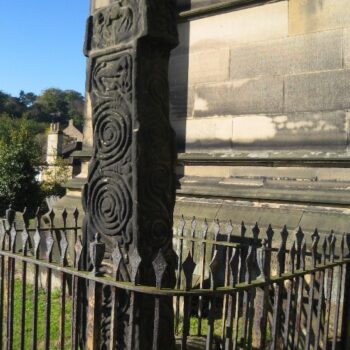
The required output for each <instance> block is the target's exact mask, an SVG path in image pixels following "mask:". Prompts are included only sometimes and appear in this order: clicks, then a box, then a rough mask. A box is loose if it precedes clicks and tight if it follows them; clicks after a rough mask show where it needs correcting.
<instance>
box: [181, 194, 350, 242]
mask: <svg viewBox="0 0 350 350" xmlns="http://www.w3.org/2000/svg"><path fill="white" fill-rule="evenodd" d="M199 208H202V210H201V211H200V212H199V211H198V210H199ZM192 210H195V213H196V214H197V215H196V218H197V219H198V221H200V220H203V219H204V218H207V219H208V218H211V220H213V219H214V218H219V219H220V220H222V221H227V220H232V222H233V224H234V232H235V233H236V234H237V233H238V232H239V231H238V226H239V225H240V223H241V221H242V220H243V221H244V222H245V224H246V226H247V228H248V230H247V233H246V234H247V235H249V236H250V235H251V232H250V229H251V226H252V225H254V224H255V223H256V222H258V224H259V225H262V229H266V228H267V227H264V226H267V225H268V224H272V225H273V228H274V229H275V234H278V233H279V230H280V229H282V226H283V225H284V224H287V228H288V230H289V231H290V233H291V234H292V233H293V232H294V230H295V229H296V228H297V227H298V226H299V225H300V226H301V227H302V228H303V231H304V232H305V234H308V235H311V234H312V233H313V231H314V229H315V225H316V223H319V226H318V229H319V231H320V232H321V233H322V234H323V233H329V232H330V230H331V229H334V230H335V231H336V233H339V234H342V233H343V232H347V231H348V225H349V215H350V212H349V209H342V208H327V207H321V206H316V205H314V206H313V207H310V206H308V205H302V204H299V205H293V204H289V203H286V204H276V203H266V202H260V203H258V202H254V201H242V200H235V201H231V200H225V199H221V200H220V199H208V198H195V197H192V198H179V199H178V200H177V203H176V208H175V216H176V218H177V219H178V218H179V217H180V216H181V215H182V214H185V215H186V213H192ZM213 215H214V216H213ZM175 222H176V221H175Z"/></svg>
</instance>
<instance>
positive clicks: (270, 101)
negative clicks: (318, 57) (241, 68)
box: [194, 77, 283, 117]
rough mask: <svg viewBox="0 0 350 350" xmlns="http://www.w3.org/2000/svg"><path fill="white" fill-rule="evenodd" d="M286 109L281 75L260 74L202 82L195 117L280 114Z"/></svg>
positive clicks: (196, 97)
mask: <svg viewBox="0 0 350 350" xmlns="http://www.w3.org/2000/svg"><path fill="white" fill-rule="evenodd" d="M282 110H283V79H282V78H281V77H260V78H254V79H241V80H233V81H230V82H226V83H221V84H206V85H199V86H197V87H196V90H195V97H194V116H195V117H213V116H232V115H237V114H252V113H280V112H282Z"/></svg>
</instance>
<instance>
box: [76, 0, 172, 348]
mask: <svg viewBox="0 0 350 350" xmlns="http://www.w3.org/2000/svg"><path fill="white" fill-rule="evenodd" d="M91 1H92V3H91V16H90V17H89V19H88V22H87V29H86V41H85V47H84V51H85V55H86V56H87V57H88V69H87V95H86V101H87V108H86V110H87V114H88V115H87V119H89V115H90V116H91V121H92V131H93V157H92V159H91V162H90V166H89V174H88V183H87V184H86V186H85V188H84V193H83V205H84V209H85V219H84V241H85V245H86V246H88V245H89V244H90V242H91V241H93V237H94V235H95V234H96V233H99V234H100V235H101V241H102V242H103V243H104V244H105V247H106V252H105V258H104V261H105V262H106V261H107V262H109V264H102V265H104V266H113V260H112V258H109V257H111V256H112V255H113V251H114V250H115V249H116V248H117V247H118V249H120V251H121V253H122V257H123V258H122V261H121V263H120V272H119V273H118V278H119V279H121V280H126V281H130V279H131V277H130V276H132V274H133V261H138V260H140V261H141V263H140V265H139V267H138V271H137V275H136V276H137V277H136V281H135V282H136V283H140V284H143V285H155V283H156V280H155V276H154V272H153V271H154V269H153V268H152V262H153V261H154V259H155V258H156V256H157V254H158V253H159V251H161V252H162V254H163V255H164V258H165V260H166V263H167V266H168V267H167V271H166V272H165V275H164V277H163V279H162V283H163V287H170V288H171V287H173V286H174V284H175V264H176V262H175V261H176V259H174V253H173V248H172V224H173V222H172V215H173V209H174V203H175V163H176V152H175V138H174V132H173V130H172V128H171V126H170V123H169V87H168V64H169V55H170V51H171V49H172V48H174V47H175V46H176V45H177V41H178V38H177V26H176V16H175V1H173V0H116V1H112V0H109V1H105V0H104V1H102V0H91ZM108 259H109V261H108ZM86 264H87V265H88V264H89V259H88V258H87V259H86ZM105 272H106V273H112V271H109V270H108V268H106V271H105ZM121 294H123V295H120V296H119V299H118V305H119V311H120V312H119V318H120V314H121V313H122V314H123V316H122V319H123V323H124V327H118V334H117V336H116V335H113V337H114V338H116V342H117V345H118V346H117V348H118V349H119V348H121V349H122V348H124V347H125V346H126V344H127V343H130V339H128V337H130V335H131V336H132V337H134V339H133V340H132V344H133V346H132V347H133V349H145V350H146V349H151V347H152V334H153V322H150V320H152V318H153V317H154V304H155V301H154V300H153V299H154V298H153V297H152V298H150V297H148V298H147V297H145V296H141V295H137V296H133V297H132V298H131V296H130V294H127V293H121ZM130 300H132V301H131V302H130ZM111 304H112V301H111V300H108V298H107V299H106V305H105V307H106V310H107V312H105V314H106V315H107V316H104V317H107V318H108V317H109V316H108V308H110V305H111ZM131 309H132V311H130V310H131ZM131 312H132V315H131ZM160 318H161V320H160V321H161V322H160V324H161V325H162V326H161V327H162V330H161V332H160V334H161V336H160V339H159V344H158V348H159V349H165V348H169V346H170V348H171V347H172V345H174V344H173V343H174V340H173V338H174V336H173V314H172V305H171V300H167V299H166V298H165V299H164V300H162V301H161V305H160ZM131 322H132V323H134V327H135V330H134V331H133V332H132V331H130V323H131ZM102 323H103V324H105V322H104V321H103V320H102ZM108 332H109V330H108V329H102V338H101V341H102V342H106V344H107V342H108V339H110V334H108ZM140 339H141V341H140Z"/></svg>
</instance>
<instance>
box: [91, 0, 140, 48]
mask: <svg viewBox="0 0 350 350" xmlns="http://www.w3.org/2000/svg"><path fill="white" fill-rule="evenodd" d="M137 12H138V11H137V6H136V4H135V3H134V1H125V0H119V1H116V2H114V3H113V4H112V5H111V6H108V7H105V8H102V9H100V10H98V11H96V12H95V13H94V14H93V16H91V17H90V19H89V22H88V26H89V28H88V30H87V34H88V36H89V37H88V47H89V49H90V50H91V49H92V50H98V49H106V48H108V47H113V46H116V45H117V44H119V43H120V42H122V41H127V40H129V39H130V38H131V37H132V35H133V34H134V31H135V27H136V25H135V17H136V16H137Z"/></svg>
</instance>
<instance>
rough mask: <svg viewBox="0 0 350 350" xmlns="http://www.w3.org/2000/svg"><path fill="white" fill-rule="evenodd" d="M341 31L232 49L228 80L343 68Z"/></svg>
mask: <svg viewBox="0 0 350 350" xmlns="http://www.w3.org/2000/svg"><path fill="white" fill-rule="evenodd" d="M342 41H343V31H342V30H335V31H327V32H321V33H316V34H307V35H301V36H297V37H289V38H285V39H280V40H274V41H268V42H263V43H257V44H252V45H248V46H243V47H235V48H233V49H231V64H230V67H231V78H232V79H238V78H247V77H254V76H260V75H285V74H295V73H302V72H312V71H322V70H332V69H341V68H342V64H343V61H342Z"/></svg>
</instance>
